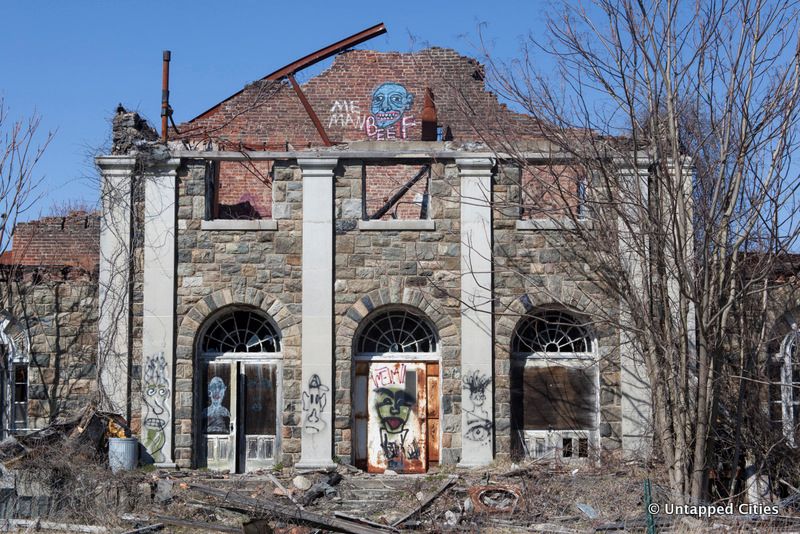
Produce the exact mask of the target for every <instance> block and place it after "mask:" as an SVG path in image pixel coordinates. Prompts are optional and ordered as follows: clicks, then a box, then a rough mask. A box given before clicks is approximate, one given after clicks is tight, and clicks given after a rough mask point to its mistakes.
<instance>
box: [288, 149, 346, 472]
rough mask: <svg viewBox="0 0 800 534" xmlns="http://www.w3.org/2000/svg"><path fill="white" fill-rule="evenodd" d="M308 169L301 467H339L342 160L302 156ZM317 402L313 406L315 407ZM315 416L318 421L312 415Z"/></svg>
mask: <svg viewBox="0 0 800 534" xmlns="http://www.w3.org/2000/svg"><path fill="white" fill-rule="evenodd" d="M297 163H298V164H299V165H300V168H301V169H302V172H303V257H302V263H303V266H302V269H303V271H302V273H303V274H302V278H303V284H302V286H303V296H302V303H303V311H302V315H301V320H302V328H301V329H302V334H301V344H302V348H301V354H302V377H303V378H302V381H303V382H302V387H303V393H302V396H303V401H304V405H303V430H302V433H303V434H302V441H301V451H300V461H299V462H298V463H297V464H295V466H296V467H297V468H299V469H318V468H328V467H333V466H334V465H335V464H334V463H333V459H332V458H333V405H334V400H335V391H334V383H333V377H334V374H333V373H334V367H333V351H334V337H333V306H334V303H333V266H334V250H333V249H334V246H333V238H334V217H333V213H334V202H333V186H334V184H333V169H334V167H335V166H336V164H337V160H336V159H299V160H297ZM312 404H313V406H312ZM312 419H313V420H312Z"/></svg>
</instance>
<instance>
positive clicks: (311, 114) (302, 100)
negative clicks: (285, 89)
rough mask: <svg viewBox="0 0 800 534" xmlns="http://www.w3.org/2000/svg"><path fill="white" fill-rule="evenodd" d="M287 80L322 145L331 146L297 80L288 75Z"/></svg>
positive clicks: (292, 75)
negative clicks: (312, 124)
mask: <svg viewBox="0 0 800 534" xmlns="http://www.w3.org/2000/svg"><path fill="white" fill-rule="evenodd" d="M287 78H289V82H290V83H291V84H292V88H294V92H295V93H297V98H299V99H300V103H301V104H303V107H304V108H305V109H306V113H308V116H309V118H311V122H313V123H314V128H316V129H317V133H318V134H319V136H320V137H321V138H322V143H323V144H324V145H325V146H332V145H333V143H331V140H330V139H329V138H328V134H327V133H326V132H325V128H324V127H323V126H322V122H320V120H319V117H317V113H316V112H315V111H314V108H312V107H311V102H309V101H308V99H307V98H306V95H305V93H303V90H302V89H300V85H299V84H298V83H297V80H295V79H294V74H289V75H288V76H287Z"/></svg>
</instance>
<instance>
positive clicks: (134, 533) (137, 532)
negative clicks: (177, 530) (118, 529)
mask: <svg viewBox="0 0 800 534" xmlns="http://www.w3.org/2000/svg"><path fill="white" fill-rule="evenodd" d="M163 528H164V523H155V524H153V525H147V526H146V527H141V528H135V529H133V530H126V531H125V532H123V533H122V534H145V533H146V532H157V531H159V530H162V529H163Z"/></svg>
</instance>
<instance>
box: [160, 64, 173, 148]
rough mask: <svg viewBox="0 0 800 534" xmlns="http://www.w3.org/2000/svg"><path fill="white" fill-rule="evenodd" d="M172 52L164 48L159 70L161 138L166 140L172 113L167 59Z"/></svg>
mask: <svg viewBox="0 0 800 534" xmlns="http://www.w3.org/2000/svg"><path fill="white" fill-rule="evenodd" d="M171 55H172V53H171V52H170V51H169V50H164V55H163V58H164V62H163V66H162V70H161V140H162V141H164V142H166V141H167V137H168V135H167V128H168V126H167V121H168V120H169V116H170V115H171V114H172V110H171V109H170V107H169V60H170V56H171Z"/></svg>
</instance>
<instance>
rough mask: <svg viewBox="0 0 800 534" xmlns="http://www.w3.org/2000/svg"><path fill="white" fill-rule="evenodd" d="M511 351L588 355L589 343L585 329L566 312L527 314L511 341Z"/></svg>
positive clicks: (519, 352) (516, 352) (552, 311)
mask: <svg viewBox="0 0 800 534" xmlns="http://www.w3.org/2000/svg"><path fill="white" fill-rule="evenodd" d="M511 351H512V352H513V353H515V354H517V355H520V354H529V353H549V354H563V353H571V354H572V353H588V352H590V351H591V340H590V339H589V336H588V334H587V332H586V329H585V328H584V327H583V326H582V325H581V324H580V323H579V322H578V321H577V320H576V319H575V318H574V317H573V316H572V315H569V314H568V313H565V312H562V311H559V310H548V311H544V312H541V313H537V314H536V315H526V316H525V317H523V318H522V319H521V320H520V323H519V325H518V326H517V330H516V331H515V332H514V337H513V338H512V340H511Z"/></svg>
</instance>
